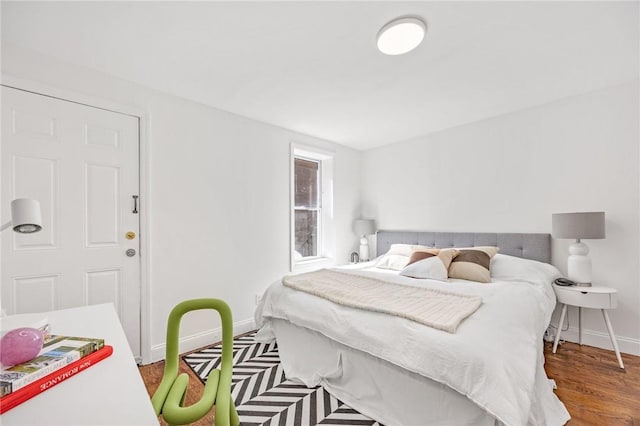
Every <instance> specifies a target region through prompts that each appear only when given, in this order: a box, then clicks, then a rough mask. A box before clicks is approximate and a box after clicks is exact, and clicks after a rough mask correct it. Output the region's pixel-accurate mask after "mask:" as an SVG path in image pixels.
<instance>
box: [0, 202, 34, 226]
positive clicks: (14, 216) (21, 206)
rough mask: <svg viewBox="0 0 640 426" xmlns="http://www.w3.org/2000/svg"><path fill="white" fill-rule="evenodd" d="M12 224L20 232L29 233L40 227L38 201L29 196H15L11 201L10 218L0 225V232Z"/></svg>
mask: <svg viewBox="0 0 640 426" xmlns="http://www.w3.org/2000/svg"><path fill="white" fill-rule="evenodd" d="M10 226H12V227H13V230H14V231H16V232H19V233H21V234H31V233H33V232H38V231H39V230H41V229H42V214H41V213H40V202H38V201H36V200H32V199H30V198H16V199H15V200H13V201H12V202H11V220H10V221H9V222H7V223H5V224H4V225H2V226H1V227H0V232H2V231H4V230H5V229H7V228H8V227H10Z"/></svg>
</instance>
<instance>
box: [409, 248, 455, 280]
mask: <svg viewBox="0 0 640 426" xmlns="http://www.w3.org/2000/svg"><path fill="white" fill-rule="evenodd" d="M456 254H458V250H456V249H442V250H440V249H427V250H416V251H414V252H413V253H412V254H411V257H410V258H409V263H408V264H407V266H405V267H404V269H403V270H402V271H401V272H400V275H403V276H405V277H411V278H421V279H432V280H439V281H446V280H447V279H448V269H449V265H450V264H451V261H452V260H453V258H454V257H455V256H456Z"/></svg>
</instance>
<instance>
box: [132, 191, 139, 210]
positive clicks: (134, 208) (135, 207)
mask: <svg viewBox="0 0 640 426" xmlns="http://www.w3.org/2000/svg"><path fill="white" fill-rule="evenodd" d="M132 197H133V211H132V212H131V213H133V214H138V195H132Z"/></svg>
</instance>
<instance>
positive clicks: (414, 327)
mask: <svg viewBox="0 0 640 426" xmlns="http://www.w3.org/2000/svg"><path fill="white" fill-rule="evenodd" d="M491 269H492V283H490V284H480V283H475V282H471V281H464V280H450V282H441V281H433V280H421V279H413V278H407V277H403V276H400V275H398V274H397V273H393V272H389V271H383V270H380V269H378V268H364V269H360V270H358V273H361V274H363V275H367V276H373V277H377V278H383V279H387V280H389V281H391V282H394V283H401V284H406V285H412V286H425V287H429V288H434V289H441V290H447V291H455V292H460V293H464V294H469V295H477V296H480V297H481V298H482V305H481V307H480V308H479V309H478V310H477V311H476V312H475V313H474V314H472V315H471V316H470V317H468V318H467V319H466V320H464V321H463V322H462V324H460V326H459V327H458V330H457V332H456V333H454V334H451V333H447V332H444V331H441V330H437V329H433V328H430V327H427V326H425V325H422V324H419V323H416V322H413V321H411V320H407V319H404V318H399V317H393V316H389V315H386V314H382V313H377V312H371V311H365V310H359V309H355V308H350V307H346V306H341V305H337V304H335V303H333V302H330V301H328V300H326V299H322V298H319V297H317V296H313V295H311V294H308V293H305V292H301V291H297V290H294V289H291V288H287V287H284V286H283V285H282V284H281V283H280V282H276V283H274V284H273V285H271V286H270V287H269V289H268V290H267V292H266V294H265V297H264V298H263V300H262V302H261V304H260V305H259V306H258V308H257V310H256V324H257V326H258V327H259V328H260V332H259V333H258V336H259V337H261V338H262V339H270V338H273V333H272V330H271V325H270V320H271V319H272V318H278V319H283V320H286V321H289V322H291V323H293V324H295V325H298V326H301V327H306V328H309V329H312V330H315V331H317V332H319V333H322V334H323V335H325V336H327V337H329V338H331V339H333V340H335V341H337V342H340V343H342V344H344V345H346V346H350V347H352V348H355V349H358V350H361V351H364V352H367V353H369V354H371V355H374V356H376V357H379V358H382V359H384V360H386V361H388V362H391V363H393V364H395V365H398V366H400V367H402V368H405V369H407V370H409V371H411V372H414V373H416V374H419V375H422V376H424V377H427V378H429V379H432V380H435V381H437V382H440V383H444V384H446V385H447V386H449V387H451V388H452V389H454V390H456V391H458V392H460V393H461V394H463V395H466V396H467V397H468V398H469V399H471V400H472V401H473V402H474V403H476V404H477V405H478V406H480V407H481V408H483V409H484V410H486V411H487V412H489V413H490V414H491V415H493V416H495V417H496V418H497V419H498V420H499V421H501V422H502V423H504V424H506V425H508V426H521V425H522V426H524V425H550V426H551V425H555V424H564V423H565V422H566V421H567V420H568V419H569V414H568V412H567V411H566V409H565V408H564V405H562V403H561V402H560V401H559V400H558V399H557V397H556V396H555V395H554V394H553V391H552V386H551V384H550V382H549V381H548V380H547V379H546V375H545V374H544V369H543V362H544V358H543V356H542V353H543V352H542V351H543V348H542V344H543V340H542V336H543V334H544V331H545V329H546V328H547V326H548V324H549V321H550V319H551V313H552V312H553V309H554V307H555V295H554V293H553V289H552V288H551V282H552V281H553V280H554V279H555V278H556V277H557V276H559V272H558V270H557V269H556V268H554V267H553V266H551V265H549V264H545V263H540V262H535V261H530V260H525V259H519V258H515V257H511V256H505V255H499V254H498V255H496V256H495V257H494V259H493V260H492V264H491Z"/></svg>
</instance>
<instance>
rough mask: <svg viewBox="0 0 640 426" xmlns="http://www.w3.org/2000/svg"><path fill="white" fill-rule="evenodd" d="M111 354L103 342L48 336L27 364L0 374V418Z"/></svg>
mask: <svg viewBox="0 0 640 426" xmlns="http://www.w3.org/2000/svg"><path fill="white" fill-rule="evenodd" d="M112 353H113V348H112V347H111V346H108V345H105V344H104V340H103V339H92V338H84V337H69V336H56V335H49V336H47V337H46V338H45V341H44V344H43V347H42V350H41V351H40V353H39V354H38V356H37V357H36V358H34V359H32V360H30V361H27V362H23V363H22V364H18V365H14V366H11V367H3V368H2V370H0V414H2V413H4V412H6V411H8V410H10V409H11V408H13V407H15V406H16V405H19V404H21V403H23V402H24V401H26V400H28V399H30V398H32V397H34V396H36V395H37V394H39V393H41V392H44V391H45V390H47V389H49V388H51V387H53V386H55V385H57V384H58V383H61V382H63V381H64V380H66V379H68V378H70V377H72V376H74V375H75V374H77V373H79V372H81V371H82V370H85V369H87V368H89V367H91V366H92V365H93V364H95V363H97V362H99V361H101V360H103V359H105V358H107V357H108V356H109V355H111V354H112Z"/></svg>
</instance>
